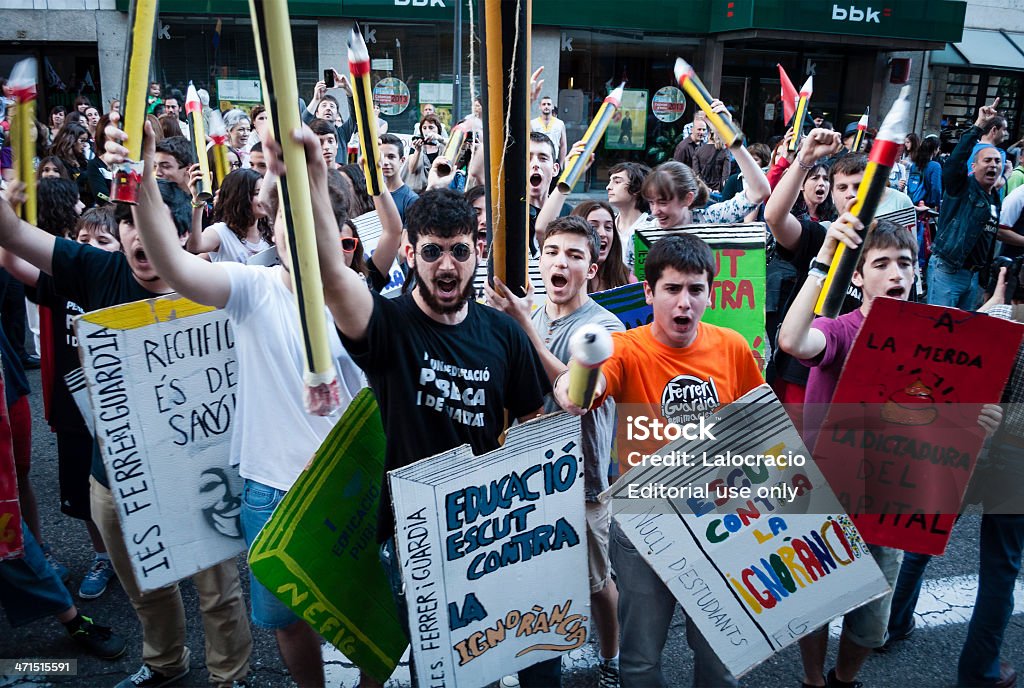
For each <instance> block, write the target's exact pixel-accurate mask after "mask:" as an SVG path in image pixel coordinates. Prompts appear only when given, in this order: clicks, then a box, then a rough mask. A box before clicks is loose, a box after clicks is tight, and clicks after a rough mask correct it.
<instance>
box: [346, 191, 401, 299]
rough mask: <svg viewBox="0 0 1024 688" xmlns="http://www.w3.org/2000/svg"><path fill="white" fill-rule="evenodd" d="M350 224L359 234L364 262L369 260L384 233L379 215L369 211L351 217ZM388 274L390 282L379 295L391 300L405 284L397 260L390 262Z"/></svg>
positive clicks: (399, 292) (374, 211)
mask: <svg viewBox="0 0 1024 688" xmlns="http://www.w3.org/2000/svg"><path fill="white" fill-rule="evenodd" d="M352 224H354V225H355V226H356V231H358V232H359V243H361V244H362V245H363V255H364V256H365V257H366V260H369V259H370V256H372V255H373V252H374V251H376V250H377V242H379V241H380V236H381V234H383V233H384V225H382V224H381V221H380V215H378V214H377V211H376V210H371V211H370V212H368V213H363V214H362V215H359V216H358V217H353V218H352ZM388 274H390V275H391V281H390V282H388V283H387V284H386V285H384V288H383V289H382V290H381V292H380V295H381V296H384V297H386V298H389V299H392V298H394V297H396V296H398V295H399V294H401V293H402V285H403V284H405V273H404V272H402V268H400V267H399V266H398V259H397V258H396V259H395V260H393V261H392V262H391V269H390V270H389V271H388Z"/></svg>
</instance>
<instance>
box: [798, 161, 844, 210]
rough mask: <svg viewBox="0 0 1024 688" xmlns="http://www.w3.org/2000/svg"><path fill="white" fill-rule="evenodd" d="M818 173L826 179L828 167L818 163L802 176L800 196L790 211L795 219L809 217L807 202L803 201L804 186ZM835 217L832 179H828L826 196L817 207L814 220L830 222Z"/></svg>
mask: <svg viewBox="0 0 1024 688" xmlns="http://www.w3.org/2000/svg"><path fill="white" fill-rule="evenodd" d="M818 172H824V173H825V176H826V177H828V176H829V166H828V165H825V164H824V163H820V162H819V163H818V164H816V165H814V167H812V168H811V169H809V170H807V174H806V175H804V180H803V182H802V183H801V184H800V195H799V196H797V197H796V203H794V204H793V209H792V210H791V211H790V212H791V213H792V214H793V215H795V216H796V217H802V216H804V215H809V209H808V207H807V201H805V200H804V184H806V183H807V180H808V179H810V178H811V177H813V176H814V175H815V174H817V173H818ZM836 215H837V213H836V204H835V202H834V201H833V200H832V179H831V177H829V180H828V195H826V196H825V200H824V201H822V202H821V205H819V206H818V210H817V215H815V219H816V220H817V221H818V222H821V221H822V220H828V221H832V220H834V219H836Z"/></svg>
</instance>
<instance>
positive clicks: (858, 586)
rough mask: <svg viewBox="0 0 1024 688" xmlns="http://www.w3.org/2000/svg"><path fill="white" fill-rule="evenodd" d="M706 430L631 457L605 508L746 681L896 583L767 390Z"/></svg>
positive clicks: (719, 414)
mask: <svg viewBox="0 0 1024 688" xmlns="http://www.w3.org/2000/svg"><path fill="white" fill-rule="evenodd" d="M621 413H622V411H620V415H621ZM707 420H708V421H709V422H708V424H707V425H709V426H710V425H711V424H713V426H714V427H713V433H712V435H713V437H714V439H712V438H705V439H703V440H686V439H679V440H676V441H674V442H671V443H669V444H668V445H666V446H665V447H664V448H663V449H661V450H660V451H659V452H658V458H657V459H654V458H651V456H650V455H648V458H647V459H645V460H643V461H641V460H640V458H639V457H633V460H631V461H630V463H631V464H633V465H634V467H633V468H631V469H630V470H629V471H628V472H626V474H625V475H623V476H622V477H620V478H619V480H618V481H616V482H615V484H614V485H612V486H611V487H610V488H609V489H608V490H607V491H606V492H605V493H604V494H603V495H602V499H610V500H611V506H612V514H613V517H614V519H615V522H616V524H617V527H618V528H619V529H621V530H622V532H623V533H624V534H625V535H626V537H628V538H629V540H630V541H631V542H632V543H633V545H634V546H635V547H636V549H637V551H638V552H639V553H640V555H641V556H642V557H643V558H644V560H646V561H647V563H648V564H650V566H651V568H652V569H653V570H654V572H655V573H656V574H657V575H658V577H659V578H661V580H662V581H664V582H665V585H666V586H667V587H668V589H669V590H670V591H671V592H672V594H673V596H675V598H676V599H677V600H678V601H679V603H680V604H681V605H682V607H683V609H685V610H686V612H687V614H689V616H690V618H691V620H692V622H693V623H695V624H697V628H698V629H700V631H701V633H702V634H703V635H704V637H705V638H706V639H707V641H708V643H709V644H710V646H711V647H712V648H713V649H714V650H715V652H716V653H717V654H718V657H719V659H721V660H722V662H723V663H724V664H725V666H726V667H727V668H728V669H729V670H730V671H731V672H732V673H734V674H735V675H737V676H740V675H742V674H744V673H746V672H747V671H749V670H750V669H752V668H753V667H754V666H756V665H757V664H758V663H760V662H763V661H764V660H766V659H768V658H769V657H770V656H771V655H772V654H774V653H775V652H778V651H779V650H780V649H782V648H783V647H785V646H787V645H789V644H790V643H793V642H795V641H796V640H798V639H799V638H800V637H802V636H804V635H807V634H808V633H810V632H812V631H814V630H815V629H817V628H820V627H821V626H822V625H824V624H825V623H827V622H828V621H829V620H831V619H833V618H835V617H836V616H839V615H841V614H844V613H846V612H848V611H850V610H852V609H855V608H856V607H859V606H860V605H862V604H864V603H865V602H868V601H869V600H872V599H874V598H876V597H879V596H881V595H883V594H885V592H886V591H887V590H888V585H887V584H886V581H885V578H884V577H883V575H882V572H881V571H880V570H879V568H878V566H877V565H876V564H875V561H874V559H873V558H872V556H871V555H870V552H869V551H868V549H867V547H866V546H865V544H864V542H863V540H862V539H861V537H860V535H858V533H857V530H856V528H855V527H854V525H853V523H852V521H851V520H850V519H849V518H848V517H847V516H846V514H845V512H844V511H843V510H842V507H841V506H840V504H839V501H838V500H837V499H836V497H835V495H834V494H833V493H832V491H831V490H830V489H829V486H828V483H827V482H826V481H825V479H824V477H823V476H822V475H821V472H820V471H819V470H818V469H817V467H816V466H815V465H814V461H813V460H812V459H811V458H810V456H809V454H810V453H809V452H808V451H807V449H806V448H805V447H804V445H803V442H802V441H801V439H800V436H799V435H798V434H797V432H796V429H795V428H794V427H793V424H792V422H791V421H790V419H789V416H788V415H787V414H786V411H785V409H784V408H783V406H782V404H781V403H780V402H779V400H778V399H777V398H776V397H775V394H774V393H773V392H772V390H771V388H770V387H768V385H761V386H760V387H757V388H755V389H754V390H751V391H750V392H748V393H747V394H745V395H744V396H742V397H741V398H740V399H738V400H737V401H735V402H734V403H732V404H730V405H728V406H726V407H725V408H723V409H721V410H720V411H719V412H717V413H715V414H713V415H712V416H711V417H710V418H708V419H707ZM629 449H630V448H629V445H628V443H626V444H625V446H624V445H622V444H620V447H619V451H620V453H621V452H628V451H629Z"/></svg>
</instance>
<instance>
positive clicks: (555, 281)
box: [551, 275, 569, 289]
mask: <svg viewBox="0 0 1024 688" xmlns="http://www.w3.org/2000/svg"><path fill="white" fill-rule="evenodd" d="M567 284H569V280H567V279H566V278H565V275H551V286H552V287H558V288H559V289H561V288H562V287H564V286H565V285H567Z"/></svg>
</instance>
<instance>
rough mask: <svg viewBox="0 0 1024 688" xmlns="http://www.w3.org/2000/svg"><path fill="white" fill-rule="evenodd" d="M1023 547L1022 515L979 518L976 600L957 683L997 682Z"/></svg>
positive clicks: (971, 684)
mask: <svg viewBox="0 0 1024 688" xmlns="http://www.w3.org/2000/svg"><path fill="white" fill-rule="evenodd" d="M1022 548H1024V515H1021V514H1009V515H996V514H985V515H984V516H982V517H981V538H980V550H981V561H980V563H979V568H978V597H977V599H976V600H975V601H974V611H973V613H972V614H971V623H970V625H969V626H968V627H967V640H965V641H964V647H963V650H962V651H961V653H960V662H959V664H958V666H957V677H958V679H959V683H960V684H961V685H965V686H983V685H989V684H992V683H995V682H996V681H998V680H999V648H1000V646H1002V644H1003V634H1004V633H1005V632H1006V625H1007V624H1008V623H1009V622H1010V615H1011V614H1013V587H1014V583H1015V581H1016V580H1017V574H1018V573H1019V572H1020V563H1021V549H1022Z"/></svg>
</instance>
